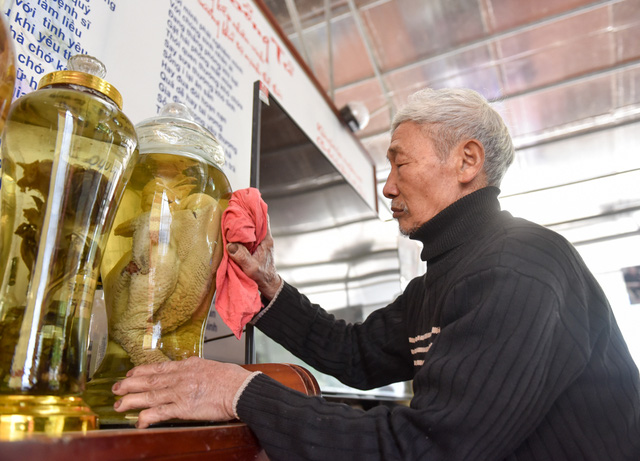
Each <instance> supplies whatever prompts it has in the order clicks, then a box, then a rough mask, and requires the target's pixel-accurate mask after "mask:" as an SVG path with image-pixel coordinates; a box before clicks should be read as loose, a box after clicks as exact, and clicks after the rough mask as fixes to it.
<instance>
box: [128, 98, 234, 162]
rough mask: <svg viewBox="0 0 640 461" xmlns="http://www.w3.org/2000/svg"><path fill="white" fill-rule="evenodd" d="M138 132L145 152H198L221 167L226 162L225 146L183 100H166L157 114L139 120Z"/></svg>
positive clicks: (141, 147)
mask: <svg viewBox="0 0 640 461" xmlns="http://www.w3.org/2000/svg"><path fill="white" fill-rule="evenodd" d="M136 134H137V135H138V148H139V150H140V153H141V154H145V153H175V154H187V155H195V156H197V157H199V158H202V159H203V160H205V161H207V162H208V163H210V164H212V165H214V166H217V167H218V168H222V166H223V165H224V150H223V149H222V146H221V145H220V142H219V141H218V139H217V138H216V137H215V136H214V135H213V133H211V132H210V131H209V130H207V129H206V128H204V127H203V126H202V125H200V124H199V123H197V122H196V121H195V117H194V116H193V114H192V112H191V111H190V110H189V108H188V107H187V106H185V105H184V104H181V103H179V102H171V103H169V104H166V105H165V106H164V107H162V109H160V113H159V114H158V115H157V116H156V117H151V118H148V119H146V120H143V121H142V122H140V123H139V124H137V125H136Z"/></svg>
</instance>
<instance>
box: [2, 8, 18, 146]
mask: <svg viewBox="0 0 640 461" xmlns="http://www.w3.org/2000/svg"><path fill="white" fill-rule="evenodd" d="M15 81H16V58H15V52H14V50H13V41H12V39H11V35H9V27H8V26H7V22H6V21H5V18H4V17H2V18H0V134H1V133H2V129H3V128H4V121H5V120H6V118H7V113H8V112H9V107H10V106H11V99H12V98H13V89H14V86H15Z"/></svg>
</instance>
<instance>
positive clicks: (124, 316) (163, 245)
mask: <svg viewBox="0 0 640 461" xmlns="http://www.w3.org/2000/svg"><path fill="white" fill-rule="evenodd" d="M136 131H137V134H138V139H139V147H140V157H139V159H138V161H137V164H136V166H135V168H134V171H133V174H132V176H131V180H130V181H129V184H128V185H127V187H126V190H125V194H124V199H123V201H122V204H121V205H120V207H119V209H118V212H117V214H116V218H115V224H114V227H113V229H112V231H111V235H110V236H109V240H108V242H107V247H106V249H105V255H104V258H103V260H102V266H101V268H100V270H101V276H102V283H103V288H104V296H105V306H106V311H107V318H108V325H109V340H108V343H107V351H106V354H105V356H104V359H103V361H102V363H101V364H100V365H99V367H98V369H97V370H96V372H95V373H94V374H93V377H92V379H91V380H90V381H89V383H88V385H87V391H86V392H85V400H86V401H87V403H88V404H89V405H90V406H91V408H92V409H93V410H94V411H95V412H97V413H98V415H99V416H100V424H101V425H102V426H104V425H111V426H119V425H130V424H134V423H135V421H136V419H137V412H131V413H129V414H123V413H117V412H115V411H114V410H113V404H114V403H115V397H114V395H113V393H112V392H111V387H112V386H113V384H114V383H115V382H116V381H118V380H120V379H122V378H124V376H125V375H126V373H127V371H128V370H129V369H131V368H132V367H134V366H137V365H142V364H146V363H154V362H162V361H167V360H181V359H184V358H187V357H190V356H202V346H203V341H204V333H205V327H206V321H207V317H208V314H209V309H210V307H211V303H212V298H213V295H214V293H215V287H216V283H215V277H216V270H217V268H218V266H219V264H220V260H221V259H222V252H223V244H222V232H221V229H220V223H221V216H222V212H223V211H224V210H225V209H226V207H227V205H228V202H229V199H230V198H231V187H230V185H229V181H228V180H227V177H226V176H225V174H224V173H223V172H222V170H221V168H222V165H223V163H224V153H223V150H222V147H221V146H220V143H219V142H218V140H217V139H216V138H215V137H214V136H213V134H211V133H210V132H209V131H207V130H205V129H204V128H203V127H202V126H200V125H199V124H197V123H196V122H194V121H193V117H192V115H191V114H190V112H189V110H188V109H187V107H186V106H184V105H182V104H178V103H171V104H168V105H166V106H165V107H164V108H163V109H162V110H161V112H160V114H159V115H158V116H157V117H153V118H150V119H148V120H145V121H143V122H141V123H140V124H139V125H137V126H136Z"/></svg>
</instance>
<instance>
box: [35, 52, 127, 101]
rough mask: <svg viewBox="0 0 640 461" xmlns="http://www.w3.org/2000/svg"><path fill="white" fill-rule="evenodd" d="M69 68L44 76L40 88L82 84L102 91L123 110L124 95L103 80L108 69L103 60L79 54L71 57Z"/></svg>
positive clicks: (68, 62) (68, 63) (39, 84)
mask: <svg viewBox="0 0 640 461" xmlns="http://www.w3.org/2000/svg"><path fill="white" fill-rule="evenodd" d="M67 68H68V70H60V71H57V72H51V73H50V74H47V75H45V76H44V77H42V78H41V79H40V82H39V83H38V89H40V88H42V87H45V86H49V85H55V84H60V83H65V84H73V85H80V86H84V87H86V88H91V89H93V90H96V91H98V92H100V93H102V94H103V95H105V96H106V97H108V98H109V99H111V100H112V101H113V102H115V103H116V105H117V106H118V108H120V110H122V95H121V94H120V92H119V91H118V90H117V89H116V88H115V87H114V86H113V85H112V84H111V83H109V82H107V81H106V80H103V78H104V76H105V75H106V73H107V69H106V67H105V66H104V64H102V62H100V61H99V60H97V59H96V58H94V57H93V56H89V55H86V54H77V55H75V56H71V57H70V58H69V61H67Z"/></svg>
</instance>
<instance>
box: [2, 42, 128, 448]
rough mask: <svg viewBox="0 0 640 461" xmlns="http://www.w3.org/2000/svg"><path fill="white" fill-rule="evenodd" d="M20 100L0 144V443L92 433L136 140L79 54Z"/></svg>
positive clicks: (95, 66)
mask: <svg viewBox="0 0 640 461" xmlns="http://www.w3.org/2000/svg"><path fill="white" fill-rule="evenodd" d="M68 69H69V70H66V71H60V72H53V73H51V74H47V75H45V76H44V77H43V78H42V79H41V80H40V82H39V86H38V89H37V90H36V91H34V92H32V93H29V94H27V95H24V96H22V97H20V98H18V99H17V100H16V101H15V102H14V103H13V104H12V105H11V109H10V111H9V115H8V118H7V122H6V125H5V130H4V134H3V137H2V146H1V148H2V158H3V165H2V166H3V168H2V189H0V198H1V206H0V212H1V217H0V223H1V224H2V227H1V228H0V235H1V238H2V241H1V243H2V246H1V247H0V423H1V424H0V427H1V429H0V438H5V439H6V438H17V437H20V436H21V434H23V433H26V432H46V433H49V434H56V433H60V432H62V431H71V430H87V429H93V428H95V427H96V424H97V418H96V415H95V414H94V413H93V412H91V411H90V409H89V408H88V407H87V406H86V405H85V404H84V403H83V402H82V399H81V395H82V392H83V390H84V386H85V382H86V367H87V360H86V358H87V344H88V333H89V321H90V317H91V307H92V301H93V296H94V291H95V288H96V283H97V280H98V276H99V268H100V263H101V262H102V256H103V254H104V248H105V244H106V241H107V237H108V235H109V232H110V230H111V226H112V223H113V220H114V217H115V211H116V208H117V206H118V203H119V202H120V200H121V198H122V195H123V192H124V187H125V184H126V182H127V180H128V179H129V177H130V175H131V172H132V168H133V165H134V162H133V160H135V158H137V155H138V150H137V138H136V133H135V130H134V127H133V124H132V123H131V122H130V120H129V119H128V118H127V117H126V116H125V115H124V113H123V112H122V110H121V107H122V97H121V96H120V93H119V92H118V91H117V90H116V89H115V88H114V87H113V86H111V85H110V84H109V83H108V82H106V81H105V80H103V77H104V74H105V68H104V66H103V65H102V63H100V62H99V61H97V60H96V59H94V58H92V57H90V56H84V55H78V56H74V57H72V58H71V59H70V60H69V62H68Z"/></svg>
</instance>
